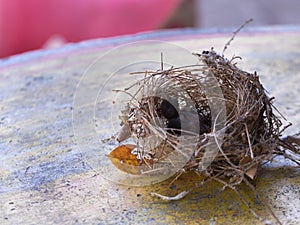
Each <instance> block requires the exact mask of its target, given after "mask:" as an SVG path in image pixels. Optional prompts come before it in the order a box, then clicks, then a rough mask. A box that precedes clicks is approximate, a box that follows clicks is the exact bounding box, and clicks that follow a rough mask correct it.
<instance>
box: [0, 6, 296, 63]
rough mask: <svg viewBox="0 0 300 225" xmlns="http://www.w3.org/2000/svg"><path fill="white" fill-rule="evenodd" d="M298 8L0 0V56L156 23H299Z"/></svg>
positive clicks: (160, 25)
mask: <svg viewBox="0 0 300 225" xmlns="http://www.w3.org/2000/svg"><path fill="white" fill-rule="evenodd" d="M299 12H300V1H299V0H286V1H283V0H272V1H270V0H251V1H241V0H226V1H224V0H0V58H1V57H7V56H10V55H14V54H18V53H22V52H25V51H29V50H34V49H38V48H49V47H58V46H61V45H63V44H64V43H66V42H78V41H82V40H87V39H93V38H104V37H112V36H116V35H124V34H134V33H138V32H143V31H151V30H156V29H161V28H163V29H168V28H174V27H176V28H179V27H197V28H205V29H206V28H209V29H210V28H224V27H230V28H231V29H234V28H236V27H238V26H239V25H241V24H242V23H243V22H245V21H246V20H247V19H249V18H253V19H254V22H253V23H251V24H249V25H248V26H265V25H268V26H269V25H278V24H281V25H282V24H288V25H299V24H300V13H299ZM215 30H216V31H217V30H218V29H215Z"/></svg>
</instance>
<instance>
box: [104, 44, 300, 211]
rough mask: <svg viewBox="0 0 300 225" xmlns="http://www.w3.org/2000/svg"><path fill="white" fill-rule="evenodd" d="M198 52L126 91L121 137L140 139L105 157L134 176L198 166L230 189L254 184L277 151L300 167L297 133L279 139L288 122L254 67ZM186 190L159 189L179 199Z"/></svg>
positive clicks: (147, 74)
mask: <svg viewBox="0 0 300 225" xmlns="http://www.w3.org/2000/svg"><path fill="white" fill-rule="evenodd" d="M226 47H227V46H225V49H226ZM194 55H195V57H198V59H199V63H198V64H197V65H187V66H183V67H178V68H173V67H172V68H170V69H167V70H163V69H162V70H159V71H155V72H150V71H145V72H142V73H141V74H142V75H141V76H142V77H141V79H140V80H139V81H138V82H136V83H135V84H133V85H132V86H130V87H128V88H127V89H126V90H122V92H125V93H126V94H128V95H130V96H131V100H130V101H129V103H128V104H127V106H126V108H125V109H124V111H122V115H121V116H120V118H121V126H122V128H121V130H120V132H119V134H118V136H117V138H116V139H117V140H118V141H119V142H123V141H124V140H126V139H128V138H129V137H131V138H134V140H135V144H134V145H123V146H122V148H119V147H118V148H116V149H114V150H113V151H112V152H111V153H110V154H108V157H110V158H111V159H115V158H118V159H119V161H117V163H119V164H118V165H117V164H115V165H116V166H117V167H118V168H119V169H121V170H123V171H124V172H126V173H131V174H136V175H137V174H147V173H149V172H151V171H155V170H157V169H158V168H159V167H161V166H164V165H165V166H167V167H170V166H171V167H174V168H175V169H176V171H177V173H178V174H181V173H183V172H185V171H195V172H196V173H200V174H201V175H202V176H204V179H203V181H204V182H205V181H208V180H216V181H218V182H220V183H222V184H224V186H227V187H231V188H232V189H234V187H235V186H236V185H238V184H240V183H241V182H243V181H244V182H245V183H246V184H248V185H251V182H252V181H253V180H254V179H255V177H256V176H257V171H258V170H257V169H258V168H259V167H260V166H261V165H262V164H263V163H265V162H271V161H272V160H273V159H274V157H276V156H278V155H281V156H284V157H285V158H287V159H289V160H291V161H293V162H294V163H295V164H296V165H297V166H299V165H300V147H299V146H300V135H299V134H296V135H294V136H288V137H282V134H283V131H284V130H285V129H286V128H287V127H288V126H289V125H290V124H288V125H284V124H283V118H284V117H283V116H281V114H280V113H279V112H278V110H277V109H276V108H275V107H274V105H273V100H274V98H270V97H269V96H268V95H267V93H266V91H265V89H264V87H263V85H262V84H261V82H260V80H259V76H258V75H257V74H256V72H255V73H248V72H246V71H243V70H241V69H239V68H238V67H237V66H236V63H235V59H236V58H239V57H233V58H232V59H230V60H229V59H226V58H225V57H224V56H223V55H219V54H217V53H216V52H215V51H214V50H213V49H211V50H210V51H203V52H202V53H199V54H198V53H197V54H194ZM131 90H134V91H131ZM120 151H123V153H124V154H123V155H122V154H120ZM125 152H127V153H126V154H127V156H125V155H126V154H125ZM126 157H127V158H126ZM126 159H128V160H126ZM129 159H130V160H129ZM112 162H113V161H112ZM120 162H121V163H120ZM113 163H116V161H115V162H113ZM126 164H127V165H126ZM128 166H129V167H131V168H130V169H129V167H128ZM132 168H138V169H132ZM202 183H203V182H202ZM187 193H188V192H187V191H185V192H182V193H180V194H179V195H177V196H175V197H168V196H162V195H159V194H156V193H154V194H155V195H156V196H159V197H161V198H162V199H165V200H176V199H179V198H181V197H183V196H184V195H185V194H187ZM244 203H245V204H247V203H246V202H245V201H244ZM253 213H254V214H255V212H253ZM255 215H256V214H255ZM256 216H257V215H256Z"/></svg>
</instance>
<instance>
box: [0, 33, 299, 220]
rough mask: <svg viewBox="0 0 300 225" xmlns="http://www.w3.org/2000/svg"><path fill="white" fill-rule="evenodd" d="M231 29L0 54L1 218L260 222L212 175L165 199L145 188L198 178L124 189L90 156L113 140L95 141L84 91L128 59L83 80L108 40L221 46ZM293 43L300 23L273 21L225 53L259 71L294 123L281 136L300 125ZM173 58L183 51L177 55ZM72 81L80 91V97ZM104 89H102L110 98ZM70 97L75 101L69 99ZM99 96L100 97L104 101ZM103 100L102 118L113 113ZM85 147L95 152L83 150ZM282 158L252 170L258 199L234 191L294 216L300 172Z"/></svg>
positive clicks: (165, 188) (103, 130)
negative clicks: (177, 198)
mask: <svg viewBox="0 0 300 225" xmlns="http://www.w3.org/2000/svg"><path fill="white" fill-rule="evenodd" d="M229 37H230V34H202V33H201V32H198V31H184V32H174V33H172V32H166V33H160V34H143V35H140V36H139V35H138V36H132V37H124V38H121V39H110V40H98V41H97V40H96V41H90V42H85V43H81V44H77V45H71V46H66V47H64V48H62V49H56V50H51V51H40V52H33V53H28V54H24V55H21V56H16V57H13V58H10V59H7V60H3V61H1V62H0V112H1V114H0V115H1V116H0V159H1V162H0V224H175V223H176V224H262V222H260V221H258V220H257V219H255V218H254V216H253V215H252V214H251V213H249V212H248V210H247V208H246V207H245V206H244V205H243V203H242V202H241V201H240V200H239V198H238V197H237V196H236V194H235V193H234V192H232V191H230V190H227V189H226V190H225V191H221V188H222V187H221V186H220V185H219V184H216V183H211V184H209V185H207V186H205V187H202V188H198V189H195V190H194V191H193V192H192V193H190V194H189V195H187V196H186V197H185V198H184V199H182V200H180V201H175V202H171V203H167V202H163V201H161V200H159V199H156V198H154V197H152V196H151V195H150V193H151V192H153V191H155V192H159V193H162V194H168V195H176V194H177V193H179V192H180V191H182V190H185V189H189V187H192V186H193V185H194V184H195V182H197V179H198V177H197V176H195V175H194V174H185V175H184V176H182V177H180V178H179V179H178V180H177V181H176V182H175V184H174V185H172V186H171V187H170V186H169V183H170V181H171V180H167V181H164V182H162V183H158V184H155V185H150V186H144V187H130V186H124V185H117V184H115V183H113V182H111V181H108V180H106V179H104V178H103V174H101V172H102V171H104V170H103V168H105V166H106V163H107V162H104V161H103V162H102V161H101V160H100V161H99V160H95V159H92V158H89V157H92V156H94V154H99V159H103V160H104V159H105V157H103V155H105V154H107V151H108V150H109V149H110V148H111V147H110V146H103V145H101V144H100V141H99V142H98V144H97V143H96V142H94V141H95V139H94V138H95V134H92V133H89V132H91V130H93V129H94V128H93V129H91V127H89V126H94V125H95V124H93V122H94V120H93V119H94V118H93V114H91V111H92V110H94V106H91V104H92V102H93V101H94V102H95V101H96V100H97V98H98V96H93V97H94V99H89V98H90V97H91V94H90V93H94V91H97V90H98V92H99V88H100V89H101V87H102V86H103V84H104V83H105V81H106V80H107V76H108V75H107V74H105V73H104V71H106V70H105V68H109V66H111V65H113V64H114V63H118V62H123V61H126V60H128V55H126V54H125V55H124V54H123V55H122V54H120V56H119V57H117V58H114V59H111V61H110V63H107V65H106V66H105V65H102V66H103V68H102V69H101V67H100V69H99V70H97V71H96V72H95V71H94V72H93V73H95V74H93V73H92V75H91V77H94V78H95V80H93V79H87V80H85V78H84V77H83V78H82V76H83V74H85V75H86V73H85V71H88V72H90V71H91V69H90V68H91V67H89V66H90V65H91V64H92V63H93V62H94V61H95V59H97V58H98V57H99V56H102V55H103V54H104V53H105V52H107V51H108V50H110V49H113V48H114V47H115V46H118V45H120V44H124V43H130V42H131V41H140V40H145V39H156V40H164V41H169V42H170V43H173V44H176V45H179V46H182V47H183V48H185V49H188V50H190V51H192V52H197V51H202V50H203V49H210V48H211V47H212V46H213V47H215V49H216V50H217V51H219V52H221V51H222V47H223V46H224V44H225V43H226V41H227V40H228V38H229ZM299 47H300V29H295V28H293V29H286V28H274V29H273V28H270V29H266V31H263V30H258V31H257V32H254V31H253V32H248V33H241V34H240V35H239V36H238V37H236V39H235V41H234V42H233V43H232V45H230V48H229V50H228V51H227V52H226V55H227V56H228V57H231V56H232V55H233V54H235V55H240V56H242V58H243V60H242V61H238V65H240V67H242V68H243V69H246V70H248V71H254V70H256V71H257V72H258V74H260V77H261V80H262V82H263V84H264V85H265V87H266V89H267V90H268V91H269V93H270V96H275V97H276V99H277V100H276V104H275V105H276V106H277V107H278V108H279V110H280V111H281V112H282V113H283V114H284V115H286V117H287V119H288V120H289V121H291V122H293V124H294V126H293V128H291V129H290V130H288V131H287V133H286V134H291V133H296V132H298V131H299V125H300V117H299V112H300V100H299V93H300V89H299V82H300V72H299V71H300V48H299ZM133 50H136V49H133ZM136 54H137V56H138V55H147V54H158V58H159V57H160V50H159V49H155V48H153V49H152V50H151V49H150V50H149V49H148V48H147V52H145V51H143V48H139V50H138V53H136ZM177 57H178V59H180V55H178V56H177ZM175 58H176V57H175ZM92 67H93V66H92ZM88 68H89V69H88ZM87 69H88V70H87ZM97 69H98V68H97ZM81 79H82V80H81ZM80 80H81V83H80V85H79V82H80ZM113 81H114V82H115V83H114V82H110V83H109V84H107V85H106V86H105V88H108V87H112V88H113V87H114V86H118V84H120V83H122V82H124V81H122V79H116V78H114V80H113ZM101 85H102V86H101ZM77 87H78V88H79V89H80V88H81V89H82V90H86V92H84V91H82V92H80V93H81V94H80V95H78V93H79V92H78V91H77V93H76V89H77ZM105 91H107V90H106V89H105V90H104V91H102V92H101V91H100V92H99V93H101V94H103V93H104V94H103V95H104V96H107V95H105ZM76 94H77V95H76ZM76 96H77V97H76ZM74 97H75V98H74ZM74 99H75V103H76V102H77V103H78V102H79V103H80V107H81V108H80V107H79V105H76V104H75V105H74V104H73V101H74ZM100 99H101V96H100ZM101 101H103V102H102V103H103V104H104V103H105V101H109V99H108V98H103V99H101ZM101 101H100V102H101ZM84 102H86V104H83V103H84ZM103 104H102V106H101V107H100V108H99V112H98V113H100V117H101V115H102V114H109V113H110V112H109V109H108V108H107V109H106V107H105V104H104V105H103ZM72 112H73V113H74V114H73V117H72ZM83 112H87V113H83ZM72 118H74V119H75V120H76V121H75V122H74V121H73V120H72ZM74 123H75V125H76V126H75V127H74V126H73V125H74ZM91 124H92V125H91ZM96 125H97V126H96V127H97V128H95V129H96V130H97V129H98V131H99V132H98V133H96V134H98V135H99V134H100V135H99V136H98V138H99V140H100V139H101V138H103V137H107V136H109V135H110V134H111V132H113V131H112V128H111V126H110V124H106V123H105V122H103V121H101V122H100V123H99V124H96ZM101 148H103V149H101ZM90 149H91V151H94V152H93V154H89V151H90ZM97 150H99V151H97ZM96 159H97V155H96ZM289 165H290V163H288V162H285V161H284V160H283V159H278V160H277V161H276V162H275V165H274V166H272V167H267V168H262V169H261V170H260V171H259V176H258V179H257V185H256V186H257V190H258V193H259V194H260V195H261V196H263V198H264V203H262V202H261V201H259V200H257V199H255V198H254V197H253V195H252V194H251V191H250V190H249V189H248V188H247V187H246V186H244V185H242V186H241V187H240V189H241V192H242V193H243V194H244V196H245V198H246V199H247V200H248V201H249V203H250V205H251V206H252V207H253V209H254V210H255V211H256V212H257V213H258V214H260V215H261V216H262V217H263V218H266V219H268V220H270V221H274V218H273V217H272V215H271V214H270V212H269V210H268V208H267V207H266V205H268V206H269V207H270V208H271V209H272V210H273V212H274V213H275V215H276V216H277V217H278V218H279V220H280V221H281V222H282V224H299V223H300V200H299V196H300V177H299V175H300V171H299V169H295V168H289V169H283V168H280V167H284V166H289ZM91 167H92V168H91ZM104 176H105V175H104Z"/></svg>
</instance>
